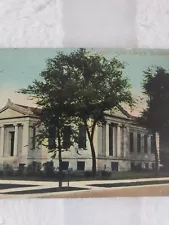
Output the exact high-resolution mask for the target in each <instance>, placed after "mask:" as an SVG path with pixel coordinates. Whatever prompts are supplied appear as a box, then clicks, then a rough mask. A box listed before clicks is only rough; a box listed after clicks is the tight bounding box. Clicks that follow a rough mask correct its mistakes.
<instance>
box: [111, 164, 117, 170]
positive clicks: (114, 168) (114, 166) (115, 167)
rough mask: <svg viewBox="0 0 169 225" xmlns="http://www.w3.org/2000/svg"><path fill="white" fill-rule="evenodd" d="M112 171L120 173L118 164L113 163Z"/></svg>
mask: <svg viewBox="0 0 169 225" xmlns="http://www.w3.org/2000/svg"><path fill="white" fill-rule="evenodd" d="M111 169H112V171H118V162H111Z"/></svg>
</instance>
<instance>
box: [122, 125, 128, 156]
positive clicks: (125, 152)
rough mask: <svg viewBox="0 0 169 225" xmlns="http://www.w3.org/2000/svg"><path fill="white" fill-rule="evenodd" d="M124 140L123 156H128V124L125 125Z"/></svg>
mask: <svg viewBox="0 0 169 225" xmlns="http://www.w3.org/2000/svg"><path fill="white" fill-rule="evenodd" d="M123 129H124V132H123V134H124V137H123V138H124V141H123V156H124V157H126V156H127V155H128V154H127V151H128V127H127V126H124V128H123Z"/></svg>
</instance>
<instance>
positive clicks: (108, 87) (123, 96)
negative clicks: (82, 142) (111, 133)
mask: <svg viewBox="0 0 169 225" xmlns="http://www.w3.org/2000/svg"><path fill="white" fill-rule="evenodd" d="M65 60H66V61H67V71H68V72H69V73H70V74H71V75H72V74H73V77H74V79H76V84H77V85H78V90H79V91H78V92H76V93H75V96H76V97H75V101H74V109H75V111H74V114H75V115H76V117H77V118H79V120H80V122H82V123H83V124H84V125H85V127H86V132H87V135H88V139H89V142H90V147H91V155H92V171H93V177H95V175H96V153H95V146H94V133H95V128H96V125H101V124H103V123H105V122H106V119H105V116H106V111H110V110H112V109H113V108H114V107H116V106H118V105H119V104H121V103H126V104H129V105H132V97H131V92H130V84H129V80H128V79H127V78H126V77H124V74H123V72H124V68H125V66H124V63H122V62H120V61H119V60H118V59H116V58H113V59H111V60H108V59H106V58H105V57H104V56H102V55H99V54H97V53H93V52H92V51H90V52H89V51H87V50H86V49H79V50H77V51H75V52H72V53H71V54H70V55H68V56H65Z"/></svg>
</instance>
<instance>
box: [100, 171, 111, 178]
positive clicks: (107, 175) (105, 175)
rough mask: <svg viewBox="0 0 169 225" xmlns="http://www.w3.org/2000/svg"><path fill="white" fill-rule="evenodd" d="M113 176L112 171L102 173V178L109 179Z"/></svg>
mask: <svg viewBox="0 0 169 225" xmlns="http://www.w3.org/2000/svg"><path fill="white" fill-rule="evenodd" d="M111 175H112V172H111V171H105V170H104V171H101V177H103V178H104V177H105V178H108V177H110V176H111Z"/></svg>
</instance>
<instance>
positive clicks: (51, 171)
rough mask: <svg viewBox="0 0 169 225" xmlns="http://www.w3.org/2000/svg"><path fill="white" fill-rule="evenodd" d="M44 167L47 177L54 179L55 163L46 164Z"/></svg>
mask: <svg viewBox="0 0 169 225" xmlns="http://www.w3.org/2000/svg"><path fill="white" fill-rule="evenodd" d="M43 167H44V173H45V175H46V176H47V177H53V176H54V175H55V172H54V166H53V162H46V163H44V164H43Z"/></svg>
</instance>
